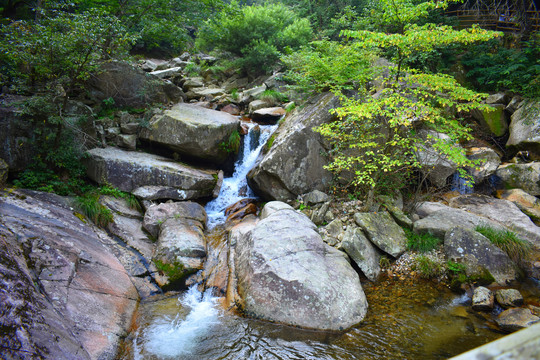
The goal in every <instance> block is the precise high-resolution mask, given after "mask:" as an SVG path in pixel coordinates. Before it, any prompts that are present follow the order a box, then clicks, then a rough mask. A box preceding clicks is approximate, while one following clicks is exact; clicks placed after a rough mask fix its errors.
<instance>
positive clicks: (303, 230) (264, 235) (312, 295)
mask: <svg viewBox="0 0 540 360" xmlns="http://www.w3.org/2000/svg"><path fill="white" fill-rule="evenodd" d="M275 208H276V207H274V209H275ZM315 228H316V227H315V225H314V224H313V223H312V222H311V221H310V220H309V219H308V218H307V217H306V216H304V215H303V214H301V213H298V212H296V211H294V210H292V209H287V208H284V209H281V210H275V211H273V212H271V213H270V214H268V215H267V216H266V218H264V219H262V220H260V221H259V222H258V223H257V225H255V226H254V227H253V228H252V229H251V230H250V231H248V232H246V233H244V234H243V236H238V237H237V238H236V239H235V242H236V246H235V249H236V251H235V260H236V261H235V264H236V265H235V272H236V277H237V280H238V287H237V288H238V294H239V296H240V298H241V301H240V304H239V305H240V306H241V310H243V311H244V313H245V314H247V315H249V316H252V317H255V318H260V319H266V320H270V321H275V322H279V323H284V324H289V325H293V326H300V327H304V328H311V329H320V330H343V329H346V328H349V327H351V326H353V325H355V324H357V323H359V322H360V321H362V319H363V318H364V316H365V314H366V311H367V302H366V298H365V295H364V292H363V290H362V286H361V284H360V280H359V278H358V274H357V273H356V272H355V271H354V270H353V268H352V267H351V265H350V264H349V262H348V261H347V258H346V255H345V254H344V253H342V252H340V251H339V250H336V249H334V248H332V247H330V246H328V245H326V244H325V243H324V242H323V241H322V239H321V237H320V236H319V235H318V234H317V232H316V230H315Z"/></svg>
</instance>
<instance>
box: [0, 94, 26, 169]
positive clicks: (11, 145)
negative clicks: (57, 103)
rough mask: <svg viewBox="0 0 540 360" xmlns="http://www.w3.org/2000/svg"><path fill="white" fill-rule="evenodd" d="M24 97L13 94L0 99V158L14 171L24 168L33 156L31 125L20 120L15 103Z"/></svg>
mask: <svg viewBox="0 0 540 360" xmlns="http://www.w3.org/2000/svg"><path fill="white" fill-rule="evenodd" d="M26 99H27V98H25V97H22V96H17V97H15V96H13V97H7V98H4V99H1V102H0V158H2V159H4V161H5V162H6V163H7V165H8V166H9V168H10V169H11V171H15V172H17V171H22V170H24V169H26V167H27V166H28V164H29V163H30V162H31V160H32V157H33V156H34V149H33V147H32V146H31V144H30V139H31V137H32V131H33V129H32V125H31V124H30V123H29V122H25V121H21V119H20V118H19V113H20V110H19V109H18V108H17V107H16V105H15V104H16V103H17V102H19V101H23V100H26Z"/></svg>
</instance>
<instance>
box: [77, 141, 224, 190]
mask: <svg viewBox="0 0 540 360" xmlns="http://www.w3.org/2000/svg"><path fill="white" fill-rule="evenodd" d="M88 154H89V155H90V156H89V157H88V158H87V159H86V160H85V163H86V169H87V174H88V177H90V178H91V179H92V180H94V181H96V182H97V183H100V184H110V185H113V186H115V187H117V188H118V189H120V190H122V191H127V192H133V193H138V192H141V191H142V190H141V188H143V190H144V189H147V187H155V186H162V187H166V188H169V189H172V191H169V192H166V193H167V194H168V196H167V198H173V199H175V198H176V199H178V200H187V199H194V198H199V197H206V196H212V192H213V190H214V187H215V186H216V183H217V179H216V177H217V176H216V177H214V176H213V175H214V174H215V172H211V171H203V170H197V169H194V168H191V167H188V166H187V165H183V164H180V163H177V162H174V161H172V160H170V159H167V158H164V157H161V156H157V155H152V154H147V153H141V152H134V151H124V150H120V149H117V148H113V147H108V148H104V149H101V148H96V149H92V150H90V151H88ZM142 192H143V193H145V192H144V191H142ZM157 194H159V192H157ZM173 195H176V197H172V196H173Z"/></svg>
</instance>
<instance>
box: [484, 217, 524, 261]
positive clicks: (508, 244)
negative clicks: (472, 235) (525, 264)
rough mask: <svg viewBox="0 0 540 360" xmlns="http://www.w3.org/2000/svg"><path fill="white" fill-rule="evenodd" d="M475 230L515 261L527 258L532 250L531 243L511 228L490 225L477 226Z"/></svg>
mask: <svg viewBox="0 0 540 360" xmlns="http://www.w3.org/2000/svg"><path fill="white" fill-rule="evenodd" d="M475 230H476V231H478V232H479V233H480V234H482V235H484V236H485V237H487V238H488V239H489V241H491V242H492V243H493V244H494V245H496V246H498V247H499V248H501V249H502V250H503V251H504V252H506V253H507V254H508V256H509V257H510V259H512V260H513V261H515V262H520V261H521V260H524V259H526V258H527V257H528V255H529V253H530V251H531V248H532V247H531V244H530V243H529V242H528V241H526V240H523V239H521V238H520V237H518V236H517V235H516V233H514V232H512V231H510V230H499V229H494V228H492V227H488V226H477V227H476V229H475Z"/></svg>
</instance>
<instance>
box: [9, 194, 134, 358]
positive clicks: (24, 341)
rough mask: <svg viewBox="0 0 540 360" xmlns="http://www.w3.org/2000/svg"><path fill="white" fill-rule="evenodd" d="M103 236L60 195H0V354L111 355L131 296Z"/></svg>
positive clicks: (128, 315) (123, 327)
mask: <svg viewBox="0 0 540 360" xmlns="http://www.w3.org/2000/svg"><path fill="white" fill-rule="evenodd" d="M109 241H111V239H110V238H108V236H107V235H106V234H104V233H103V232H101V231H99V230H97V229H95V228H94V227H92V226H89V225H87V224H85V223H83V222H82V221H81V220H80V219H79V218H78V217H76V216H75V215H74V214H73V212H72V210H71V209H70V208H69V207H68V206H67V205H66V204H65V203H64V202H63V199H62V198H60V197H57V196H55V195H51V194H43V193H35V192H25V193H22V192H19V191H15V192H12V193H9V194H8V193H2V194H1V195H0V271H1V273H2V281H1V283H0V298H1V301H0V324H1V325H2V338H1V340H0V343H1V344H2V357H3V358H13V359H55V360H56V359H114V358H115V356H116V352H117V346H118V342H119V340H120V338H121V337H122V336H123V334H125V331H126V330H127V328H128V326H129V325H130V322H131V321H130V320H131V316H132V314H133V312H134V310H135V307H136V304H137V301H138V295H137V291H136V289H135V287H134V286H133V284H132V283H131V281H130V278H129V276H128V274H127V273H126V271H125V270H124V268H123V267H122V265H121V263H120V262H119V261H118V259H117V258H116V257H115V256H114V255H112V254H111V250H110V248H109V245H108V242H109Z"/></svg>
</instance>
